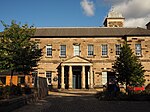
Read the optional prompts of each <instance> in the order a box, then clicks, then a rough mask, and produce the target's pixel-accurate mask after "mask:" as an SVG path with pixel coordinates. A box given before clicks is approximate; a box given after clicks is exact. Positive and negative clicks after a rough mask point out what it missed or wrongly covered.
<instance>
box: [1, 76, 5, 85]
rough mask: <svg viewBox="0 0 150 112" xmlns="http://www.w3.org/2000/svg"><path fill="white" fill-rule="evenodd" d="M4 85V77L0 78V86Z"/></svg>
mask: <svg viewBox="0 0 150 112" xmlns="http://www.w3.org/2000/svg"><path fill="white" fill-rule="evenodd" d="M3 84H4V85H5V84H6V77H0V85H3Z"/></svg>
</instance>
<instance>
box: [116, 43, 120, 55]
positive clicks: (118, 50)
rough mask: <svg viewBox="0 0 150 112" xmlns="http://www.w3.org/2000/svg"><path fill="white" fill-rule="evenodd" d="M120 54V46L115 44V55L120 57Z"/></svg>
mask: <svg viewBox="0 0 150 112" xmlns="http://www.w3.org/2000/svg"><path fill="white" fill-rule="evenodd" d="M120 52H121V44H116V55H120Z"/></svg>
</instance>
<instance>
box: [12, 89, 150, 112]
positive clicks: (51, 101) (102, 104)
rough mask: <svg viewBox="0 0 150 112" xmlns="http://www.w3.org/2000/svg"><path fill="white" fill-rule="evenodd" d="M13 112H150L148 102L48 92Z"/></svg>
mask: <svg viewBox="0 0 150 112" xmlns="http://www.w3.org/2000/svg"><path fill="white" fill-rule="evenodd" d="M13 112H150V101H100V100H98V99H96V98H95V96H94V93H90V92H82V91H81V92H78V91H69V92H67V91H64V92H50V93H49V96H48V97H46V98H45V99H43V100H39V101H38V102H36V103H34V104H28V105H26V106H23V107H21V108H19V109H17V110H15V111H13Z"/></svg>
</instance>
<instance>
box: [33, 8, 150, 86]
mask: <svg viewBox="0 0 150 112" xmlns="http://www.w3.org/2000/svg"><path fill="white" fill-rule="evenodd" d="M124 20H125V18H124V17H123V16H122V15H121V14H120V13H117V12H115V11H113V10H112V11H110V12H109V13H108V15H107V17H106V18H105V20H104V27H47V28H37V29H36V32H35V36H34V37H33V38H32V40H34V41H36V42H38V47H39V48H41V49H43V56H42V59H41V61H40V62H39V66H38V70H37V71H36V74H37V75H38V76H39V77H46V78H47V84H48V85H49V86H52V87H53V88H61V89H89V88H101V87H103V85H106V84H107V83H109V82H110V81H111V80H113V79H114V78H115V77H114V75H115V74H114V72H113V70H112V66H113V63H114V61H115V59H116V57H117V56H118V55H119V54H120V47H121V45H122V44H123V43H124V41H127V43H128V44H130V47H131V48H132V50H133V52H134V53H135V55H136V56H138V57H139V59H140V60H141V63H142V65H143V66H144V69H145V70H146V72H145V79H146V82H145V86H146V85H147V84H149V83H150V30H148V29H144V28H125V27H124ZM147 25H148V24H147Z"/></svg>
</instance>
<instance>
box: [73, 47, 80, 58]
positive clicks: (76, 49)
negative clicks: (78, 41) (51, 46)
mask: <svg viewBox="0 0 150 112" xmlns="http://www.w3.org/2000/svg"><path fill="white" fill-rule="evenodd" d="M73 48H74V56H79V55H80V45H74V46H73Z"/></svg>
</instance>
